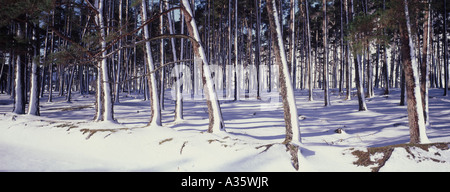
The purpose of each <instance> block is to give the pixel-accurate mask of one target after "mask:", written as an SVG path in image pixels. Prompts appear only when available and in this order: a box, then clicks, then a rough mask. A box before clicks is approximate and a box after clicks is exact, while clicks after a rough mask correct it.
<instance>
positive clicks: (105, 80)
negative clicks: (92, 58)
mask: <svg viewBox="0 0 450 192" xmlns="http://www.w3.org/2000/svg"><path fill="white" fill-rule="evenodd" d="M103 5H104V4H103V0H100V1H99V3H98V7H97V9H98V14H97V18H98V24H99V27H100V35H101V41H100V44H101V47H102V49H101V50H102V58H103V59H102V60H101V61H100V64H101V66H100V70H101V71H102V77H101V81H102V92H103V95H104V98H103V106H104V109H105V110H104V113H103V121H110V122H114V121H115V120H114V108H113V107H114V106H113V103H112V91H111V84H110V81H109V68H108V64H107V61H106V33H105V25H104V21H103V8H104V7H103ZM99 78H100V77H99Z"/></svg>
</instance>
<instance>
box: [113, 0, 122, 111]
mask: <svg viewBox="0 0 450 192" xmlns="http://www.w3.org/2000/svg"><path fill="white" fill-rule="evenodd" d="M122 4H123V0H119V36H122V30H123V19H122V16H123V14H122V13H123V10H122V7H123V5H122ZM122 63H123V50H122V39H120V40H119V52H118V55H117V73H116V82H115V84H114V87H115V89H114V91H115V93H114V103H119V102H120V100H119V98H120V96H119V93H120V89H119V87H120V84H121V83H120V74H121V72H122Z"/></svg>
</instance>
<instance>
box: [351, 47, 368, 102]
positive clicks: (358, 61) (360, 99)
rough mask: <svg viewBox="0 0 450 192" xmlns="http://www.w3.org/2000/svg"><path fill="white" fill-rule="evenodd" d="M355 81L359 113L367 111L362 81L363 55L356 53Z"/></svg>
mask: <svg viewBox="0 0 450 192" xmlns="http://www.w3.org/2000/svg"><path fill="white" fill-rule="evenodd" d="M355 54H356V57H355V61H354V63H355V81H356V89H357V92H358V104H359V111H366V110H367V105H366V99H365V95H364V88H363V85H362V83H363V80H362V67H361V54H359V53H355Z"/></svg>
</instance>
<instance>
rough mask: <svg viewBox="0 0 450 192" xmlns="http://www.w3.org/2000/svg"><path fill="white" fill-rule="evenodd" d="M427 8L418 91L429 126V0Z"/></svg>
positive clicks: (426, 123) (426, 122)
mask: <svg viewBox="0 0 450 192" xmlns="http://www.w3.org/2000/svg"><path fill="white" fill-rule="evenodd" d="M427 4H428V10H427V11H426V13H425V17H424V19H425V22H424V23H423V46H422V58H421V59H422V62H421V63H420V71H421V76H420V93H421V96H422V109H423V116H424V118H425V125H426V126H429V125H430V122H429V114H428V82H429V79H428V74H429V68H428V66H429V61H430V59H429V57H430V56H429V52H430V47H429V44H430V31H431V27H429V23H431V22H430V21H431V20H430V12H431V2H430V0H429V1H428V2H427Z"/></svg>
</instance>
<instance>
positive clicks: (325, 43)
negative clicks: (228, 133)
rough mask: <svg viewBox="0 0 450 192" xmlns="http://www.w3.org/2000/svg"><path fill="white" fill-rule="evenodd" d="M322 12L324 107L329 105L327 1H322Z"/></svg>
mask: <svg viewBox="0 0 450 192" xmlns="http://www.w3.org/2000/svg"><path fill="white" fill-rule="evenodd" d="M322 3H323V6H322V12H323V26H322V27H323V86H324V102H325V106H329V105H331V103H330V95H329V90H328V87H329V75H328V37H327V36H328V33H327V30H328V29H327V22H328V19H327V0H323V1H322Z"/></svg>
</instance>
